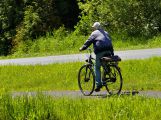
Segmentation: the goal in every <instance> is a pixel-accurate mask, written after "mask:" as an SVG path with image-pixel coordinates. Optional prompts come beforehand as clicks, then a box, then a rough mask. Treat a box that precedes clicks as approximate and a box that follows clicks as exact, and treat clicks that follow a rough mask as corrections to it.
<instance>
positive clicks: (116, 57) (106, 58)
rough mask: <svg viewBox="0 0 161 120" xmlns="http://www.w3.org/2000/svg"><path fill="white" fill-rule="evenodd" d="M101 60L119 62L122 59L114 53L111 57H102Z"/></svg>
mask: <svg viewBox="0 0 161 120" xmlns="http://www.w3.org/2000/svg"><path fill="white" fill-rule="evenodd" d="M101 60H102V61H106V62H119V61H121V58H120V57H119V56H118V55H114V56H109V57H102V58H101Z"/></svg>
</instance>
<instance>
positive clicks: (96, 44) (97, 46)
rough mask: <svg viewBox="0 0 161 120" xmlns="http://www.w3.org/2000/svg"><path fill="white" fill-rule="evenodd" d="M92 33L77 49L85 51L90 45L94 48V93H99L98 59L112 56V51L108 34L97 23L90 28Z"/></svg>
mask: <svg viewBox="0 0 161 120" xmlns="http://www.w3.org/2000/svg"><path fill="white" fill-rule="evenodd" d="M92 28H93V32H92V33H91V35H90V37H89V38H88V39H87V41H86V42H85V43H84V45H83V46H82V47H81V48H80V49H79V50H80V51H82V50H85V49H87V48H88V47H89V46H90V45H91V44H92V43H93V48H94V53H95V55H96V62H95V75H96V78H95V80H96V89H95V91H96V92H99V91H100V89H101V88H102V82H101V70H100V67H101V61H100V58H102V57H104V56H113V55H114V50H113V45H112V42H111V38H110V36H109V34H108V33H107V32H106V31H104V30H103V29H102V28H101V25H100V23H99V22H95V23H94V24H93V26H92Z"/></svg>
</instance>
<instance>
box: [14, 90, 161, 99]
mask: <svg viewBox="0 0 161 120" xmlns="http://www.w3.org/2000/svg"><path fill="white" fill-rule="evenodd" d="M39 93H40V92H13V93H12V95H13V96H14V97H16V96H22V95H23V96H24V95H27V96H36V95H37V94H39ZM41 94H44V95H49V96H53V97H69V98H107V97H110V95H109V94H108V93H107V91H105V90H104V91H100V92H93V93H92V95H90V96H84V95H83V94H82V93H81V92H80V91H69V90H66V91H42V92H41ZM129 95H133V96H135V95H138V96H144V97H153V98H159V99H161V91H123V92H121V94H120V96H129Z"/></svg>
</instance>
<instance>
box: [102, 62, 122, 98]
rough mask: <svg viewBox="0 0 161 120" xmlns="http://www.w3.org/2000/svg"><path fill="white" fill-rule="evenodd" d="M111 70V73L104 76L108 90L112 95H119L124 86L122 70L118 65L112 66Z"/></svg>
mask: <svg viewBox="0 0 161 120" xmlns="http://www.w3.org/2000/svg"><path fill="white" fill-rule="evenodd" d="M109 68H110V69H109V70H110V71H109V73H108V74H104V77H105V79H106V85H105V87H106V90H107V91H108V93H109V94H110V95H116V94H118V95H119V94H120V93H121V89H122V84H123V80H122V75H121V72H120V68H119V67H118V66H116V65H110V66H109Z"/></svg>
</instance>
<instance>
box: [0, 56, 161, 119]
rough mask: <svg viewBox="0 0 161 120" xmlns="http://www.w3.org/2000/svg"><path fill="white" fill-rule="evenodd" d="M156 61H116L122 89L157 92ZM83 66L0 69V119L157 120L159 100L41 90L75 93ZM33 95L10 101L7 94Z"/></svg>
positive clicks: (159, 81)
mask: <svg viewBox="0 0 161 120" xmlns="http://www.w3.org/2000/svg"><path fill="white" fill-rule="evenodd" d="M160 61H161V58H160V57H153V58H149V59H144V60H127V61H122V62H120V64H119V66H120V67H121V72H122V75H123V80H124V83H123V90H157V91H158V90H161V88H160V85H161V74H160V73H161V72H160V69H161V64H160ZM83 64H84V63H83V62H75V63H61V64H49V65H35V66H31V65H27V66H17V65H8V66H0V74H1V75H0V120H103V119H104V120H107V119H108V120H149V119H150V120H159V119H160V118H161V114H160V112H161V99H157V98H150V97H144V96H139V95H135V96H132V95H121V96H107V97H105V98H102V97H96V96H93V98H88V97H70V96H69V97H67V96H66V97H53V96H49V95H44V94H43V93H41V91H54V90H68V91H70V90H79V88H78V85H77V73H78V70H79V68H80V67H81V65H83ZM19 91H21V92H24V91H37V95H33V96H27V95H21V96H13V95H12V94H11V93H12V92H19Z"/></svg>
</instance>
